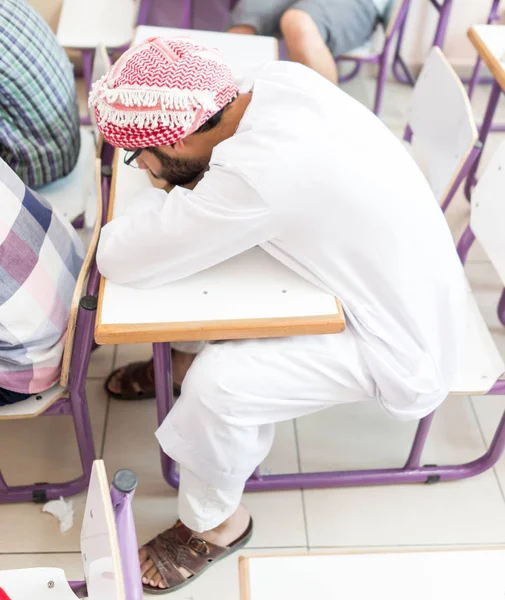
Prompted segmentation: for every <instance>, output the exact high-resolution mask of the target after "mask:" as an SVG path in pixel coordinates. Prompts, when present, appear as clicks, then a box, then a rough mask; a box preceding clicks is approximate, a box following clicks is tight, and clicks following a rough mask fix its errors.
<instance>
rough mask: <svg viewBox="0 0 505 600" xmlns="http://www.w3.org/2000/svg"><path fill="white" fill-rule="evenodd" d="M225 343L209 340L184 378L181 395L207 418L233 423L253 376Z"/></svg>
mask: <svg viewBox="0 0 505 600" xmlns="http://www.w3.org/2000/svg"><path fill="white" fill-rule="evenodd" d="M225 344H226V345H223V346H221V345H214V344H209V345H208V346H206V347H205V348H204V350H203V351H202V352H201V354H200V355H199V356H198V357H197V358H196V359H195V361H194V363H193V364H192V365H191V368H190V369H189V371H188V374H187V375H186V378H185V379H184V383H183V386H182V391H181V399H182V400H183V401H184V402H188V403H191V405H192V406H191V408H192V409H194V408H195V405H198V407H199V409H198V410H199V411H203V412H206V413H207V414H208V416H209V417H211V418H217V419H218V420H220V421H225V422H228V423H230V424H231V423H235V424H236V423H237V422H238V421H239V420H240V419H241V414H242V411H243V410H244V400H245V399H246V398H247V396H248V394H250V393H251V390H252V389H254V380H255V377H254V375H253V374H252V373H251V372H250V370H249V369H247V368H246V367H245V365H244V364H242V362H241V361H240V360H238V357H235V356H234V352H233V351H232V348H231V347H230V348H228V347H227V345H228V343H225ZM231 345H232V344H230V346H231ZM216 346H221V347H216Z"/></svg>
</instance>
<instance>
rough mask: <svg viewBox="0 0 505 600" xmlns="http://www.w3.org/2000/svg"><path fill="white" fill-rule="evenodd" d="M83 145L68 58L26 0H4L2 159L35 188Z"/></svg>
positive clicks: (0, 16) (0, 10)
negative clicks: (81, 143)
mask: <svg viewBox="0 0 505 600" xmlns="http://www.w3.org/2000/svg"><path fill="white" fill-rule="evenodd" d="M79 146H80V138H79V112H78V108H77V103H76V96H75V81H74V75H73V71H72V65H71V64H70V61H69V60H68V58H67V56H66V54H65V52H64V50H63V48H61V46H60V45H59V44H58V42H57V40H56V37H55V36H54V34H53V32H52V31H51V29H50V28H49V26H48V25H47V23H46V22H45V21H44V20H43V19H42V17H41V16H40V15H39V14H38V13H37V11H36V10H35V9H34V8H32V7H31V6H30V5H29V4H28V3H27V2H26V0H1V1H0V158H3V159H4V160H5V161H6V162H7V164H8V165H10V166H11V167H12V169H14V171H15V172H16V173H17V174H18V175H19V176H20V177H21V179H22V180H23V181H24V182H25V183H26V184H27V185H29V186H30V187H34V188H37V187H40V186H43V185H47V184H48V183H51V182H52V181H55V180H56V179H59V178H60V177H63V176H64V175H67V174H68V173H69V172H70V171H71V170H72V169H73V168H74V166H75V163H76V161H77V156H78V154H79Z"/></svg>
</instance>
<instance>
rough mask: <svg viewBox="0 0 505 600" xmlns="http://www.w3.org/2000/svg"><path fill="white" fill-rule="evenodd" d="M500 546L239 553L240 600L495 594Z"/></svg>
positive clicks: (425, 599)
mask: <svg viewBox="0 0 505 600" xmlns="http://www.w3.org/2000/svg"><path fill="white" fill-rule="evenodd" d="M504 564H505V549H504V548H483V549H478V548H477V549H467V548H464V549H462V548H455V549H447V550H444V549H442V550H438V549H437V550H434V551H430V550H428V551H422V552H416V551H406V552H389V551H386V552H381V551H378V552H376V553H362V552H354V553H352V552H351V553H340V554H336V553H333V554H308V555H307V554H302V555H291V556H286V555H277V556H251V557H247V558H245V557H241V558H240V563H239V568H240V600H284V599H288V598H289V600H307V599H311V600H344V599H345V600H371V599H372V598H373V599H374V600H405V598H408V600H476V599H477V598H479V599H482V600H484V599H485V600H500V599H503V598H504V597H505V579H504V577H503V565H504Z"/></svg>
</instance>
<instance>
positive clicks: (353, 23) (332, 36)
mask: <svg viewBox="0 0 505 600" xmlns="http://www.w3.org/2000/svg"><path fill="white" fill-rule="evenodd" d="M379 17H380V15H379V12H378V10H377V6H376V4H375V2H374V0H298V1H297V2H295V3H294V4H293V5H292V6H291V7H290V9H289V10H287V11H286V12H285V13H284V14H283V15H282V18H281V22H280V29H281V33H282V36H283V38H284V40H285V41H286V46H287V48H288V54H289V58H290V60H293V61H296V62H300V63H302V64H304V65H306V66H308V67H311V68H312V69H314V70H315V71H317V72H318V73H320V74H321V75H323V76H324V77H326V78H327V79H328V80H330V81H332V82H333V83H337V80H338V74H337V66H336V62H335V58H336V57H337V56H341V55H342V54H345V53H346V52H349V51H350V50H353V49H355V48H358V47H359V46H362V45H363V44H364V43H365V42H366V41H367V40H368V39H369V38H370V37H371V35H372V33H373V31H374V29H375V27H376V25H377V23H378V21H379Z"/></svg>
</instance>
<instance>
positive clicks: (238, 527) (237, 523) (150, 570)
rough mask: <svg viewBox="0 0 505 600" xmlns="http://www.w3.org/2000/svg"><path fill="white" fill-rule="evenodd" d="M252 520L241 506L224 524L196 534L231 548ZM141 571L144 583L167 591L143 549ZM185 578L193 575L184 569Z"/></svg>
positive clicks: (140, 557) (207, 540)
mask: <svg viewBox="0 0 505 600" xmlns="http://www.w3.org/2000/svg"><path fill="white" fill-rule="evenodd" d="M250 520H251V515H250V513H249V511H248V510H247V508H246V507H245V506H244V505H243V504H241V505H240V506H239V507H238V509H237V510H236V512H235V513H234V514H233V515H232V516H231V517H230V518H229V519H227V520H226V521H225V522H224V523H222V524H221V525H219V526H218V527H216V528H215V529H211V530H210V531H205V532H204V533H196V534H195V535H196V536H197V537H199V538H201V539H202V540H205V541H206V542H211V543H212V544H216V545H217V546H229V545H230V544H232V543H233V542H234V541H235V540H238V538H239V537H240V536H241V535H242V534H243V533H244V532H245V531H246V529H247V528H248V526H249V522H250ZM139 560H140V570H141V573H142V583H143V584H145V585H150V586H152V587H158V588H160V589H162V590H164V589H166V587H167V586H166V585H165V584H164V583H163V581H162V577H161V575H160V574H159V573H158V569H157V568H156V567H155V566H154V563H153V561H152V560H151V559H150V558H149V556H148V554H147V551H146V550H144V549H143V548H141V549H140V550H139ZM181 574H182V575H183V576H186V577H189V576H190V575H191V574H190V573H189V572H185V569H182V573H181Z"/></svg>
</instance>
